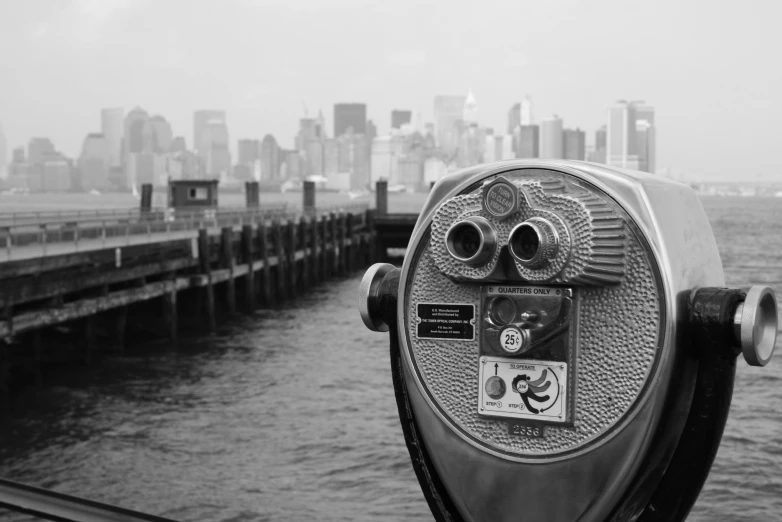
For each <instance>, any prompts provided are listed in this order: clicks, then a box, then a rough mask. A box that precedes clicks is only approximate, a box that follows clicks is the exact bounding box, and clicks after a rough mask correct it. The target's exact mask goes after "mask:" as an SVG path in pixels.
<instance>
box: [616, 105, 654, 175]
mask: <svg viewBox="0 0 782 522" xmlns="http://www.w3.org/2000/svg"><path fill="white" fill-rule="evenodd" d="M640 103H643V102H636V101H630V102H628V101H625V100H620V101H618V102H617V103H616V105H614V106H613V107H611V108H609V109H608V129H607V135H606V163H608V164H609V165H611V166H614V167H621V168H625V169H632V170H638V168H639V166H640V165H639V158H638V136H637V134H638V133H637V130H636V122H637V120H638V114H637V109H638V105H639V104H640ZM649 109H651V108H646V109H645V113H646V114H647V116H648V111H649ZM652 117H653V116H652Z"/></svg>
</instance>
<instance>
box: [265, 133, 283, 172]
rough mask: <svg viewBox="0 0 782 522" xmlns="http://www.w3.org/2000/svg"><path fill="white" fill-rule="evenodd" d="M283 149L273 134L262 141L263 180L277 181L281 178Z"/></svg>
mask: <svg viewBox="0 0 782 522" xmlns="http://www.w3.org/2000/svg"><path fill="white" fill-rule="evenodd" d="M281 156H282V151H281V150H280V146H279V145H278V144H277V140H276V139H275V138H274V136H272V135H271V134H267V135H266V136H264V138H263V141H261V181H267V182H277V181H279V180H280V165H281V163H282V157H281Z"/></svg>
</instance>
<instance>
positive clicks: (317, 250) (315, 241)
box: [310, 216, 322, 284]
mask: <svg viewBox="0 0 782 522" xmlns="http://www.w3.org/2000/svg"><path fill="white" fill-rule="evenodd" d="M310 229H311V230H310V233H311V234H312V282H313V283H314V284H318V282H319V281H322V278H321V275H322V274H321V266H322V263H321V261H320V255H321V247H320V238H321V235H320V220H319V219H318V216H315V217H314V218H312V224H311V225H310Z"/></svg>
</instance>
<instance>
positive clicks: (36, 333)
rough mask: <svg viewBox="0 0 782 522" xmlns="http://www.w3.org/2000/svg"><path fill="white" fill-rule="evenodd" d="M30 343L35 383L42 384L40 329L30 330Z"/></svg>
mask: <svg viewBox="0 0 782 522" xmlns="http://www.w3.org/2000/svg"><path fill="white" fill-rule="evenodd" d="M30 337H31V339H30V341H31V344H32V348H33V372H35V385H36V386H40V385H41V384H43V371H42V368H41V367H42V366H43V341H42V339H41V330H40V329H37V330H33V331H32V332H31V336H30Z"/></svg>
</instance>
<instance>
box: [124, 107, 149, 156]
mask: <svg viewBox="0 0 782 522" xmlns="http://www.w3.org/2000/svg"><path fill="white" fill-rule="evenodd" d="M148 119H149V114H148V113H147V111H145V110H144V109H142V108H141V107H136V108H134V109H133V110H132V111H130V112H129V113H128V114H127V116H125V125H124V127H125V131H124V135H125V137H124V142H125V145H124V150H125V155H128V154H137V153H139V152H142V151H143V150H144V126H145V125H146V124H147V120H148Z"/></svg>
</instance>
